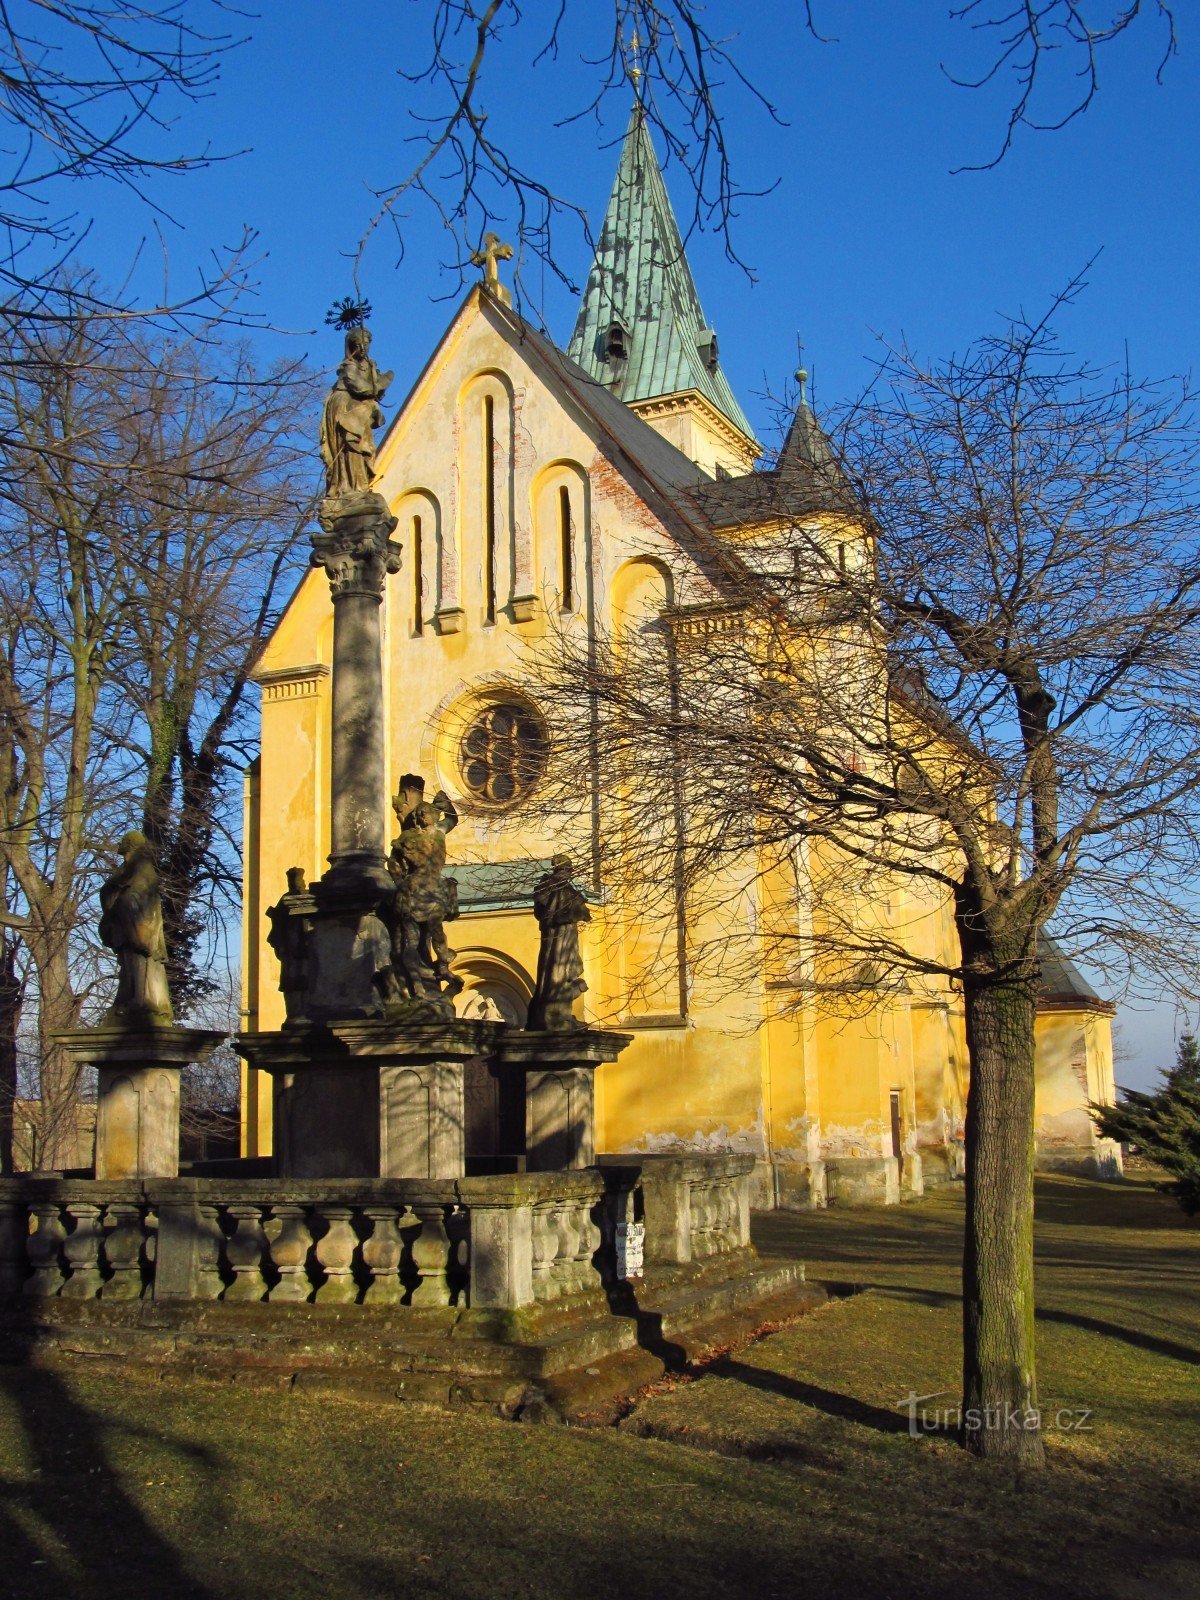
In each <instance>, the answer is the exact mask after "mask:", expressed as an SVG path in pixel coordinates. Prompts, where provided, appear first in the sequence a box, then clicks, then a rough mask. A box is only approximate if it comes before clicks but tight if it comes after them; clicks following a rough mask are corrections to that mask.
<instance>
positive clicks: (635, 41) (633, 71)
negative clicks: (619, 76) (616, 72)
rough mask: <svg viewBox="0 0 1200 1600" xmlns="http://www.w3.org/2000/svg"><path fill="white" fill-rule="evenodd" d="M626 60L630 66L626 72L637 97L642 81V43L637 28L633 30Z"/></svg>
mask: <svg viewBox="0 0 1200 1600" xmlns="http://www.w3.org/2000/svg"><path fill="white" fill-rule="evenodd" d="M626 60H627V62H628V63H629V64H628V65H627V66H626V68H625V71H626V73H627V75H628V77H629V81H630V83H631V84H632V85H633V92H634V94H635V95H636V94H637V93H638V85H639V84H640V83H641V81H642V66H641V61H642V41H641V40H640V39H639V38H638V31H637V28H636V27H635V28H634V30H633V37H632V38H631V39H630V41H629V45H628V49H627V54H626Z"/></svg>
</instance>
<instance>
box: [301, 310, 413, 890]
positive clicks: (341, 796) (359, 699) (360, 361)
mask: <svg viewBox="0 0 1200 1600" xmlns="http://www.w3.org/2000/svg"><path fill="white" fill-rule="evenodd" d="M360 309H361V308H357V307H356V308H353V310H354V311H355V312H358V311H359V310H360ZM370 348H371V335H370V332H369V330H368V329H367V328H365V327H364V326H362V325H361V323H359V322H355V323H353V324H352V325H351V326H350V327H349V328H348V329H347V330H346V353H345V359H344V360H343V362H342V364H341V366H340V367H339V368H338V375H337V381H336V382H335V384H334V386H333V388H332V389H331V390H330V391H329V395H328V397H327V399H326V401H325V409H324V412H323V414H322V418H321V459H322V460H323V461H324V463H325V475H326V491H325V498H324V500H323V501H322V502H321V508H320V511H319V513H318V521H319V522H320V526H321V531H320V533H315V534H314V535H313V540H312V545H313V553H312V561H313V565H314V566H319V567H324V569H325V572H326V573H327V575H328V577H329V589H330V593H331V595H332V597H333V760H332V768H331V774H330V779H331V785H330V787H331V792H330V807H331V823H332V838H331V846H332V847H331V850H330V855H329V862H330V868H329V871H328V872H327V873H326V874H325V876H324V877H323V878H322V879H321V882H320V884H319V885H318V886H317V888H316V892H317V897H318V900H319V901H322V902H324V903H325V904H329V905H333V904H334V903H335V902H336V903H342V904H349V903H354V902H358V903H361V904H363V906H364V907H365V906H366V905H374V904H375V903H376V902H377V901H378V898H379V896H380V894H381V893H385V892H386V891H387V890H388V888H389V887H390V879H389V876H388V871H387V851H386V837H385V831H384V739H385V729H384V719H383V658H382V642H381V637H380V626H379V622H380V605H381V603H382V601H383V590H384V583H385V580H386V578H387V575H388V574H389V573H394V572H399V570H400V547H399V545H397V544H393V543H392V541H391V538H390V535H391V533H392V530H393V529H394V528H395V526H396V519H395V517H393V516H392V514H391V512H390V511H389V510H388V506H387V502H386V500H384V498H383V496H382V495H379V494H375V493H374V492H373V491H372V489H371V482H372V480H373V478H374V476H375V433H374V430H375V429H376V428H377V427H379V426H380V425H381V423H382V422H383V413H382V412H381V411H380V409H379V402H380V400H381V399H382V398H383V396H384V394H385V392H386V390H387V386H388V384H389V383H390V382H391V380H392V376H393V374H392V373H390V372H380V370H379V368H378V367H377V366H376V365H375V363H374V361H372V360H371V356H370Z"/></svg>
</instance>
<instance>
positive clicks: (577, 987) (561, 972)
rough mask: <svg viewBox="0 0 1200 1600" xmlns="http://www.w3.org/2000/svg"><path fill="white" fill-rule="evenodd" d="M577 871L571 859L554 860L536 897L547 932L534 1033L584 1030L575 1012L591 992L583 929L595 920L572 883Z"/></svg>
mask: <svg viewBox="0 0 1200 1600" xmlns="http://www.w3.org/2000/svg"><path fill="white" fill-rule="evenodd" d="M572 871H573V863H572V861H571V858H570V856H567V855H556V856H552V857H551V858H550V871H549V872H548V873H547V874H546V876H545V877H544V878H542V879H540V880H539V882H538V883H537V885H536V887H535V888H534V891H533V914H534V916H535V917H536V918H537V919H538V926H539V927H540V928H541V930H542V942H541V946H540V948H539V950H538V969H537V982H536V983H535V984H534V988H533V997H532V999H531V1000H530V1002H529V1017H528V1020H527V1022H526V1027H528V1028H529V1029H530V1030H531V1031H534V1032H536V1031H537V1030H539V1029H543V1028H544V1029H547V1030H549V1031H558V1030H560V1029H566V1028H577V1027H579V1025H580V1024H579V1020H578V1018H577V1017H576V1016H575V1014H574V1011H573V1010H572V1002H573V1001H574V1000H577V999H578V998H579V996H580V995H581V994H584V993H585V992H586V990H587V984H586V983H585V982H584V981H583V958H582V956H581V955H580V954H579V924H580V923H581V922H590V921H591V920H592V914H591V912H590V911H589V910H588V908H587V902H586V901H585V900H584V898H583V895H582V894H581V893H580V891H579V890H578V889H577V888H576V887H575V885H574V884H573V883H572V882H571V873H572Z"/></svg>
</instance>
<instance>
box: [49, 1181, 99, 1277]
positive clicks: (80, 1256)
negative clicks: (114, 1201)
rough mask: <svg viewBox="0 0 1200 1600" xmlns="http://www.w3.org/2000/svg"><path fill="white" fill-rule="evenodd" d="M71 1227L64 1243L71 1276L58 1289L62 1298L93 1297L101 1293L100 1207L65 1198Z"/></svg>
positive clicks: (64, 1253) (64, 1252)
mask: <svg viewBox="0 0 1200 1600" xmlns="http://www.w3.org/2000/svg"><path fill="white" fill-rule="evenodd" d="M66 1209H67V1215H68V1216H69V1217H70V1218H71V1219H72V1221H73V1222H74V1224H75V1225H74V1227H73V1228H72V1229H71V1232H70V1233H69V1234H68V1235H67V1239H66V1243H65V1244H64V1245H63V1255H64V1256H65V1257H66V1258H67V1265H68V1266H69V1267H70V1269H71V1276H70V1277H69V1278H68V1279H67V1281H66V1283H64V1284H63V1286H62V1288H61V1289H60V1290H59V1294H60V1295H61V1296H62V1298H63V1299H64V1300H94V1299H95V1298H96V1296H97V1295H98V1294H99V1293H100V1284H101V1281H102V1280H101V1277H100V1207H99V1206H93V1205H88V1204H86V1203H85V1202H83V1201H79V1200H70V1201H68V1202H67V1208H66Z"/></svg>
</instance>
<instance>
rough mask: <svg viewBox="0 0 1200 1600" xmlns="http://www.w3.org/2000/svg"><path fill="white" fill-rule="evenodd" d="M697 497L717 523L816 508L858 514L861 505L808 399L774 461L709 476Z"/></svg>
mask: <svg viewBox="0 0 1200 1600" xmlns="http://www.w3.org/2000/svg"><path fill="white" fill-rule="evenodd" d="M693 498H694V500H695V501H696V504H697V506H698V508H699V509H700V511H701V512H702V513H703V514H704V516H705V517H706V518H707V519H708V521H709V522H710V523H711V524H712V526H713V527H714V528H729V527H736V526H737V525H738V524H739V523H744V522H754V521H756V520H760V519H769V518H775V517H787V518H795V517H802V516H807V515H809V514H811V513H812V512H816V511H840V512H843V513H846V514H848V515H854V514H855V512H856V511H858V510H859V509H860V508H859V506H858V502H857V500H856V497H855V495H854V490H853V486H852V485H851V483H850V482H849V480H848V479H847V477H846V474H845V472H844V471H843V470H842V466H841V463H840V462H839V461H838V458H837V453H836V452H835V450H834V448H833V446H832V445H831V444H830V442H829V439H828V436H827V435H826V433H825V431H824V429H823V428H822V427H821V424H820V423H819V422H818V421H817V418H816V415H815V413H814V412H813V409H812V407H811V406H810V405H809V403H808V401H807V400H805V399H803V398H802V399H801V401H800V404H799V405H798V406H797V407H796V413H795V415H794V416H793V418H792V422H791V426H790V427H789V428H788V432H787V438H786V439H785V440H784V442H783V448H782V449H781V450H780V452H779V455H778V457H777V458H776V460H775V463H774V465H773V466H769V467H763V468H759V469H757V470H755V471H753V472H747V473H744V474H742V475H741V476H738V477H731V478H718V479H716V480H715V481H712V482H707V481H706V482H704V483H702V484H700V485H699V486H698V487H697V488H696V489H695V490H693Z"/></svg>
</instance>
